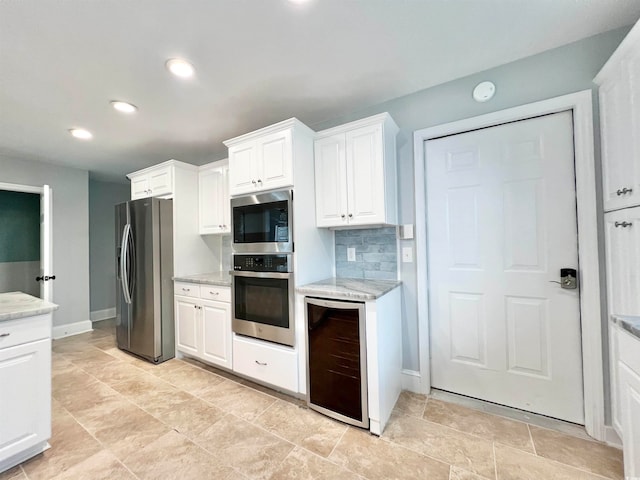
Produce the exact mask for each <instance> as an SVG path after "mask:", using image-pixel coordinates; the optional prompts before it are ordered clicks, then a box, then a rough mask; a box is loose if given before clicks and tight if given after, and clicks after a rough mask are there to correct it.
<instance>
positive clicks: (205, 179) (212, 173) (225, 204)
mask: <svg viewBox="0 0 640 480" xmlns="http://www.w3.org/2000/svg"><path fill="white" fill-rule="evenodd" d="M198 195H199V197H198V213H199V222H200V234H201V235H207V234H217V233H229V232H230V231H231V221H230V219H229V215H230V206H229V165H228V163H227V162H226V161H224V162H215V163H211V164H208V165H202V166H201V167H200V171H199V172H198Z"/></svg>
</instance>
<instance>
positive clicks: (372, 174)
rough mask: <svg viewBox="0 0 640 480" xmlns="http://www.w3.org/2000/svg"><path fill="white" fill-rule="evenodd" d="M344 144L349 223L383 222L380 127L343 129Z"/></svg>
mask: <svg viewBox="0 0 640 480" xmlns="http://www.w3.org/2000/svg"><path fill="white" fill-rule="evenodd" d="M346 146H347V185H348V200H347V204H348V206H349V211H348V213H347V216H348V220H349V224H351V225H368V224H377V223H384V222H385V211H384V201H385V200H384V199H385V196H384V164H383V161H384V159H383V152H382V126H381V125H374V126H370V127H363V128H359V129H357V130H353V131H351V132H347V135H346Z"/></svg>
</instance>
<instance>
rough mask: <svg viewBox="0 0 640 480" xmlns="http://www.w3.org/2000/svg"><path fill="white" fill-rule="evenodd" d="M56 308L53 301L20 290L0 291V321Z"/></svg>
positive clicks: (39, 313)
mask: <svg viewBox="0 0 640 480" xmlns="http://www.w3.org/2000/svg"><path fill="white" fill-rule="evenodd" d="M57 309H58V305H56V304H55V303H50V302H45V301H44V300H42V299H40V298H37V297H34V296H31V295H28V294H26V293H22V292H7V293H0V322H4V321H6V320H15V319H17V318H24V317H33V316H36V315H43V314H45V313H50V312H53V311H54V310H57Z"/></svg>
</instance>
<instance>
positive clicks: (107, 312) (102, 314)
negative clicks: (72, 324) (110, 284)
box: [89, 307, 116, 322]
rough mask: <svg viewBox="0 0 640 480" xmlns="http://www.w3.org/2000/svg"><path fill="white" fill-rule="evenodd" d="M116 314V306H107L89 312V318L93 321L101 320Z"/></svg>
mask: <svg viewBox="0 0 640 480" xmlns="http://www.w3.org/2000/svg"><path fill="white" fill-rule="evenodd" d="M115 316H116V307H113V308H105V309H104V310H95V311H93V312H90V313H89V318H90V319H91V321H92V322H99V321H100V320H107V319H108V318H113V317H115Z"/></svg>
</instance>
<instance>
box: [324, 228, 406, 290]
mask: <svg viewBox="0 0 640 480" xmlns="http://www.w3.org/2000/svg"><path fill="white" fill-rule="evenodd" d="M335 238H336V240H335V241H336V277H338V278H370V279H377V280H396V279H397V278H398V251H397V241H396V228H395V227H385V228H367V229H358V230H336V233H335ZM350 247H353V248H355V249H356V261H355V262H348V261H347V248H350Z"/></svg>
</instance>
